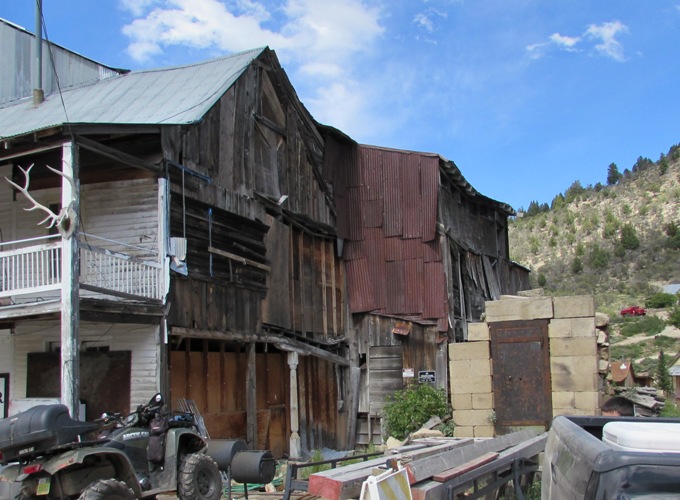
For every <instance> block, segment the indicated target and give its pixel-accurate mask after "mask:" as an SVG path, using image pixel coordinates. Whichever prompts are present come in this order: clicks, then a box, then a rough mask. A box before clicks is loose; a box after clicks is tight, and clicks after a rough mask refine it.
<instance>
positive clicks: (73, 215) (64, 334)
mask: <svg viewBox="0 0 680 500" xmlns="http://www.w3.org/2000/svg"><path fill="white" fill-rule="evenodd" d="M62 173H63V174H64V175H63V176H62V182H61V204H62V207H64V208H65V207H69V206H70V210H69V212H70V214H69V216H68V218H66V219H65V220H64V221H63V223H65V224H70V228H69V230H67V231H64V230H63V228H60V232H61V234H62V238H61V366H62V369H61V402H62V403H63V404H64V405H66V407H67V408H68V409H69V411H70V412H71V416H72V417H73V418H75V419H77V418H78V417H79V410H80V369H79V365H80V351H79V349H78V344H79V335H78V327H79V323H80V303H79V286H78V280H79V277H80V259H79V258H78V222H79V213H80V180H79V179H78V148H77V146H76V145H75V144H74V143H72V142H67V143H66V144H64V146H63V148H62ZM69 178H70V179H71V180H72V182H69V180H68V179H69Z"/></svg>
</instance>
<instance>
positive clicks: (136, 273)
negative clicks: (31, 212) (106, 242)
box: [0, 235, 164, 300]
mask: <svg viewBox="0 0 680 500" xmlns="http://www.w3.org/2000/svg"><path fill="white" fill-rule="evenodd" d="M55 238H57V239H58V238H60V236H59V235H55V236H48V237H41V238H31V239H26V240H20V241H12V242H6V243H0V248H4V247H9V246H11V247H14V248H13V249H11V250H0V298H3V297H14V298H18V297H21V296H28V295H33V296H35V295H36V294H40V293H44V292H48V291H54V290H59V289H60V288H61V276H62V275H61V242H60V241H49V242H47V243H40V244H37V245H30V246H23V247H22V245H26V244H30V243H36V242H40V241H46V240H53V239H55ZM17 247H19V248H17ZM80 284H81V286H82V287H83V289H84V290H88V291H90V292H94V293H96V294H103V295H107V294H109V295H114V296H117V297H122V298H130V299H155V300H162V299H163V293H164V288H163V266H162V265H161V264H160V263H158V262H156V261H153V260H145V259H142V258H139V257H133V256H131V255H126V254H123V253H117V252H113V251H110V250H106V249H103V248H99V247H94V246H91V245H88V244H84V243H81V244H80ZM50 295H51V296H54V292H52V293H51V294H50ZM27 298H28V297H27Z"/></svg>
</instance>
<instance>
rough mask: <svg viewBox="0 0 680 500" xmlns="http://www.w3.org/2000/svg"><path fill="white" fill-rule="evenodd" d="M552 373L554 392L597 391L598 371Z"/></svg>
mask: <svg viewBox="0 0 680 500" xmlns="http://www.w3.org/2000/svg"><path fill="white" fill-rule="evenodd" d="M551 375H552V377H551V378H552V390H553V391H554V392H569V391H574V392H588V391H597V379H598V377H597V373H583V374H566V373H555V374H551Z"/></svg>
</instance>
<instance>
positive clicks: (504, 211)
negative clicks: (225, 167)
mask: <svg viewBox="0 0 680 500" xmlns="http://www.w3.org/2000/svg"><path fill="white" fill-rule="evenodd" d="M323 130H324V134H325V138H326V156H325V172H326V175H327V176H328V178H329V180H330V181H331V183H332V184H333V189H334V196H335V201H336V205H337V207H338V238H339V241H341V242H342V245H341V247H342V258H343V261H344V262H345V267H346V273H347V292H348V297H349V309H350V313H351V314H352V325H351V326H352V328H353V329H354V330H355V335H354V337H353V343H352V346H351V347H352V349H350V351H351V353H352V354H353V355H354V356H355V357H356V359H353V360H352V361H353V363H356V364H358V365H361V366H365V367H366V369H365V370H364V372H363V377H362V384H361V386H360V387H361V389H360V391H361V394H360V405H359V411H360V413H361V414H362V416H365V418H366V421H365V422H364V426H363V427H361V424H362V422H360V428H363V429H365V432H362V433H361V434H362V439H364V440H365V441H369V440H372V441H375V440H377V439H378V436H377V435H376V434H377V433H378V430H377V429H378V427H377V426H376V425H373V422H372V420H374V419H379V418H380V417H381V412H382V409H383V407H384V404H385V396H386V395H388V394H390V393H392V392H394V391H395V390H398V389H402V388H403V387H405V386H406V385H408V384H410V383H434V384H435V385H436V386H437V387H439V388H444V389H445V388H447V383H448V370H447V364H448V354H447V347H448V343H450V342H456V341H464V340H465V339H466V338H467V324H468V322H470V321H479V319H480V316H481V314H482V312H483V310H484V302H485V301H486V300H492V299H497V298H498V297H500V295H501V294H512V293H515V292H517V291H518V290H522V289H525V288H527V285H528V271H527V270H526V269H525V268H523V267H522V266H520V265H518V264H516V263H514V262H512V261H511V260H510V258H509V249H508V217H509V216H510V215H513V213H514V212H513V210H512V209H511V207H509V206H508V205H506V204H504V203H500V202H497V201H495V200H492V199H490V198H487V197H485V196H483V195H481V194H480V193H479V192H477V191H476V190H475V189H474V188H473V187H472V186H471V185H470V184H469V183H468V182H467V181H466V180H465V178H464V177H463V175H462V174H461V172H460V170H459V169H458V168H457V167H456V165H455V164H454V163H453V162H452V161H449V160H447V159H445V158H443V157H441V156H439V155H437V154H430V153H419V152H413V151H400V150H393V149H386V148H381V147H375V146H366V145H359V144H357V143H355V142H354V141H353V140H351V139H350V138H348V137H347V136H345V135H344V134H342V133H341V132H338V131H336V130H334V129H332V128H323ZM369 436H371V437H370V438H369Z"/></svg>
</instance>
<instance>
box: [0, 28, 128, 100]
mask: <svg viewBox="0 0 680 500" xmlns="http://www.w3.org/2000/svg"><path fill="white" fill-rule="evenodd" d="M42 53H43V78H42V84H43V90H44V91H45V94H50V93H52V92H55V91H56V90H57V88H58V87H57V79H56V76H55V71H53V70H52V58H53V59H54V65H55V67H56V73H57V74H58V75H59V85H61V88H62V89H65V88H68V87H71V86H73V85H76V84H80V83H84V82H92V81H96V80H102V79H105V78H110V77H112V76H116V75H119V74H121V73H122V72H125V71H123V70H116V69H113V68H109V67H107V66H104V65H102V64H98V63H96V62H95V61H92V60H90V59H87V58H85V57H83V56H81V55H79V54H76V53H74V52H71V51H69V50H66V49H64V48H62V47H59V46H58V45H54V44H52V45H51V55H50V45H49V44H48V43H47V42H46V41H44V40H43V49H42ZM0 54H2V66H3V68H7V69H10V68H11V69H12V70H11V71H0V104H3V103H6V102H10V101H15V100H17V99H21V98H24V97H30V96H32V95H33V88H34V85H35V82H34V80H33V73H34V71H35V60H36V56H35V36H34V35H33V33H29V32H28V31H26V30H24V29H22V28H19V27H18V26H15V25H12V24H10V23H7V22H5V21H3V20H1V19H0Z"/></svg>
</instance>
